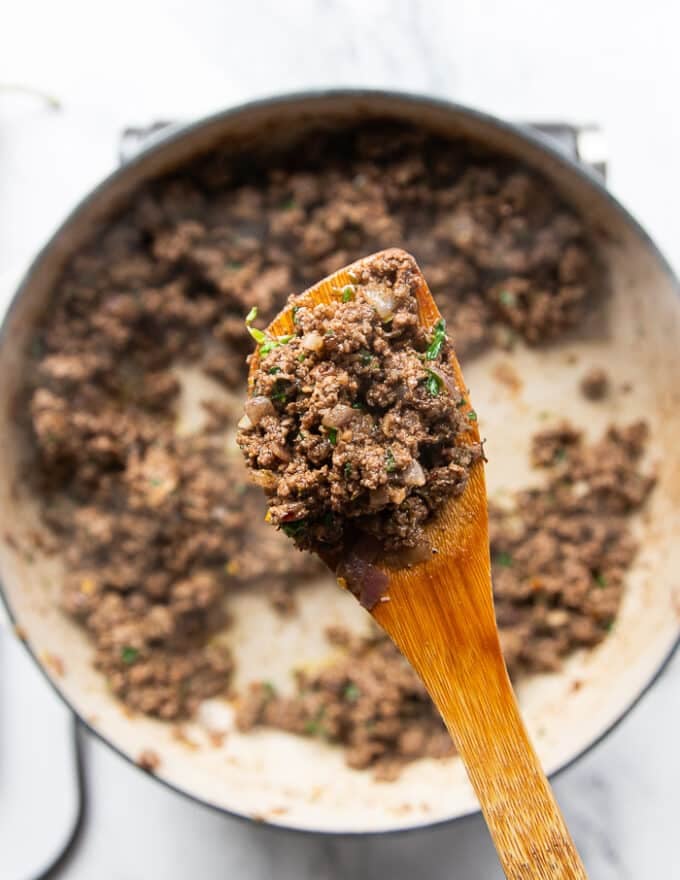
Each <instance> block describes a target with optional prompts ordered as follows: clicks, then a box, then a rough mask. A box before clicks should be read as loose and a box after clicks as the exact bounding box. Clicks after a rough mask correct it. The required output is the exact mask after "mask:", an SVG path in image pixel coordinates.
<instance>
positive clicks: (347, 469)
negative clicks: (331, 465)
mask: <svg viewBox="0 0 680 880" xmlns="http://www.w3.org/2000/svg"><path fill="white" fill-rule="evenodd" d="M342 470H343V473H344V475H345V479H346V480H349V478H350V477H351V476H352V465H351V464H350V463H349V462H348V461H346V462H345V466H344V468H343V469H342Z"/></svg>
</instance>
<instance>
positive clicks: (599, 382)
mask: <svg viewBox="0 0 680 880" xmlns="http://www.w3.org/2000/svg"><path fill="white" fill-rule="evenodd" d="M580 388H581V393H582V394H583V396H584V397H586V398H587V399H588V400H602V399H603V398H604V397H606V396H607V393H608V392H609V376H607V373H606V372H605V370H603V369H602V367H591V368H590V369H589V370H588V372H587V373H585V374H584V375H583V378H582V379H581V385H580Z"/></svg>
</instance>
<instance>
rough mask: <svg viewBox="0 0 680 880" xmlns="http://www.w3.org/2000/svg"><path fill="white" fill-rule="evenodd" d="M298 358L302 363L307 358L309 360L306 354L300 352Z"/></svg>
mask: <svg viewBox="0 0 680 880" xmlns="http://www.w3.org/2000/svg"><path fill="white" fill-rule="evenodd" d="M297 359H298V361H299V362H300V363H303V361H306V360H307V355H306V354H299V355H298V356H297Z"/></svg>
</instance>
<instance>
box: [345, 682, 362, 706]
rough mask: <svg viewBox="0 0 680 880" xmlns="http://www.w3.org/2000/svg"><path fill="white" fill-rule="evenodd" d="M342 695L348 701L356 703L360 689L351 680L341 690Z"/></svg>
mask: <svg viewBox="0 0 680 880" xmlns="http://www.w3.org/2000/svg"><path fill="white" fill-rule="evenodd" d="M342 695H343V697H344V698H345V699H346V700H347V702H348V703H356V701H357V700H358V699H359V697H360V696H361V691H360V690H359V688H358V687H357V686H356V685H355V684H354V682H353V681H351V682H350V683H349V684H348V685H347V687H346V688H345V690H344V691H343V694H342Z"/></svg>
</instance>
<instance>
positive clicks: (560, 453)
mask: <svg viewBox="0 0 680 880" xmlns="http://www.w3.org/2000/svg"><path fill="white" fill-rule="evenodd" d="M566 457H567V450H566V449H565V448H564V447H563V446H560V448H559V449H557V450H556V451H555V461H564V459H565V458H566Z"/></svg>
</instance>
